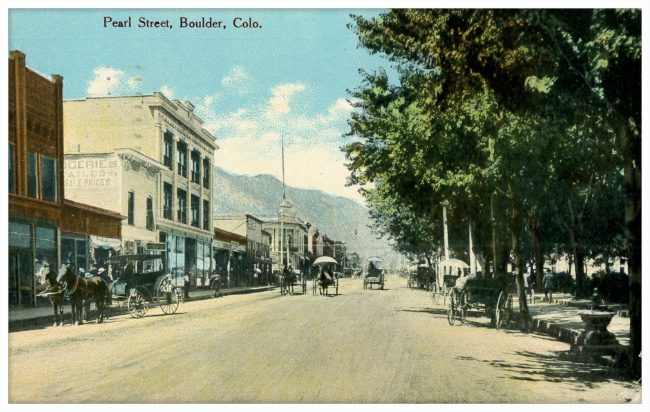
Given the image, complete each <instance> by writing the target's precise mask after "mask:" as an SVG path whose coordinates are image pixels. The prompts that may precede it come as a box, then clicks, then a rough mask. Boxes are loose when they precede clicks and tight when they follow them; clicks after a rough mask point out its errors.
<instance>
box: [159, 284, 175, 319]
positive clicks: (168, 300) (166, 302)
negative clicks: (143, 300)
mask: <svg viewBox="0 0 650 412" xmlns="http://www.w3.org/2000/svg"><path fill="white" fill-rule="evenodd" d="M179 295H180V293H179V292H178V291H177V290H176V287H175V286H174V285H172V284H171V282H169V281H168V280H165V281H163V282H162V283H161V284H160V288H159V289H158V295H157V296H156V298H157V299H158V304H159V305H160V309H162V311H163V312H164V313H165V314H166V315H171V314H173V313H176V310H177V309H178V305H179V303H180V299H179Z"/></svg>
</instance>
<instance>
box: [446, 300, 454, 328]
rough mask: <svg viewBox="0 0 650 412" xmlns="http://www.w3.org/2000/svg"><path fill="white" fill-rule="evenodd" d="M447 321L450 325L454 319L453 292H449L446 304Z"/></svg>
mask: <svg viewBox="0 0 650 412" xmlns="http://www.w3.org/2000/svg"><path fill="white" fill-rule="evenodd" d="M447 321H448V322H449V324H450V325H452V326H453V325H454V322H455V321H456V299H455V298H454V294H453V292H450V295H449V305H448V306H447Z"/></svg>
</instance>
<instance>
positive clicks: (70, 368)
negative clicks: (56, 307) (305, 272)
mask: <svg viewBox="0 0 650 412" xmlns="http://www.w3.org/2000/svg"><path fill="white" fill-rule="evenodd" d="M309 286H310V287H311V285H309ZM386 287H387V290H363V287H362V283H361V280H358V279H352V280H350V279H345V280H342V281H341V289H340V292H341V295H339V296H335V297H323V296H312V294H311V289H310V288H309V289H308V294H307V295H292V296H281V295H280V293H279V291H277V290H275V291H269V292H263V293H257V294H250V295H237V296H227V297H224V298H220V299H213V300H204V301H196V302H189V303H185V304H182V305H181V306H180V307H179V310H178V312H177V313H176V314H175V315H172V316H164V315H162V312H161V311H160V310H159V309H157V308H152V309H150V310H149V313H148V314H147V316H145V317H144V318H142V319H131V318H130V317H128V315H126V316H120V317H115V318H111V319H109V320H108V322H107V323H105V324H102V325H95V324H88V325H83V326H77V327H71V326H65V327H60V328H48V329H43V330H32V331H25V332H16V333H11V334H9V402H11V403H14V402H15V403H22V402H39V403H40V402H43V403H114V402H118V403H159V402H162V403H176V402H184V403H206V402H207V403H237V402H243V403H248V402H254V403H277V402H281V403H296V402H300V403H339V402H341V403H415V402H418V403H458V402H462V403H574V402H590V403H591V402H593V403H611V402H624V399H625V398H626V397H630V396H629V392H630V389H631V386H630V385H629V384H627V383H625V382H619V381H615V380H611V379H608V378H605V377H604V376H603V375H602V374H601V373H600V369H599V368H598V367H595V366H590V365H581V364H575V363H572V362H567V361H562V360H559V359H558V352H560V351H566V350H567V349H568V345H566V344H564V343H561V342H557V341H555V340H553V339H550V338H546V337H542V336H535V335H524V334H521V333H519V332H516V331H503V330H496V329H494V328H491V327H489V325H488V320H487V318H481V317H476V318H470V319H469V322H468V323H467V324H465V325H463V326H449V324H448V323H447V319H446V317H445V313H444V307H443V306H436V305H433V304H432V302H431V299H430V298H429V295H428V293H426V292H424V291H420V290H409V289H407V288H406V282H405V280H403V279H401V278H398V277H389V280H388V282H387V285H386ZM66 309H67V308H66Z"/></svg>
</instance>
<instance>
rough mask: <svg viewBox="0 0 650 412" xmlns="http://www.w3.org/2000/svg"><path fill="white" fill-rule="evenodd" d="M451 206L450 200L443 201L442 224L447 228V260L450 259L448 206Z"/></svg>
mask: <svg viewBox="0 0 650 412" xmlns="http://www.w3.org/2000/svg"><path fill="white" fill-rule="evenodd" d="M448 206H449V202H448V201H446V200H445V201H444V202H442V224H443V226H444V229H445V260H448V259H449V233H448V228H447V207H448Z"/></svg>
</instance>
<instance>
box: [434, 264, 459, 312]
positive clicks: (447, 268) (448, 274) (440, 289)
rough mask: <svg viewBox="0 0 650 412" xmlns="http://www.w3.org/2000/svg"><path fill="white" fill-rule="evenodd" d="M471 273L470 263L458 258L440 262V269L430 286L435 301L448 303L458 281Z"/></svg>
mask: <svg viewBox="0 0 650 412" xmlns="http://www.w3.org/2000/svg"><path fill="white" fill-rule="evenodd" d="M468 275H469V265H467V263H465V262H463V261H462V260H458V259H447V260H443V261H442V262H440V263H439V264H438V271H437V272H436V273H435V280H434V282H433V283H432V284H431V286H430V288H429V289H430V290H431V297H432V298H433V303H439V302H440V300H441V299H442V300H443V304H445V305H446V304H447V297H448V296H449V291H450V290H451V288H453V287H454V286H455V285H456V281H457V280H458V279H460V278H461V277H463V276H468Z"/></svg>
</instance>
